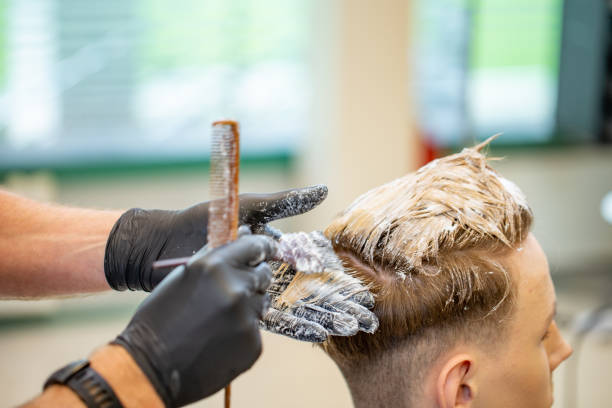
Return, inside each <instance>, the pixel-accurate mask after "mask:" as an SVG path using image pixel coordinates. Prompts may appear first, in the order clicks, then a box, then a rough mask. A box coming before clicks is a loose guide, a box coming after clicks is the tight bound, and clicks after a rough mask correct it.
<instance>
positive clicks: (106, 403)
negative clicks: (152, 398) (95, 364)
mask: <svg viewBox="0 0 612 408" xmlns="http://www.w3.org/2000/svg"><path fill="white" fill-rule="evenodd" d="M53 384H61V385H65V386H67V387H70V388H71V389H72V390H73V391H74V392H75V393H76V394H77V395H78V396H79V398H81V399H82V400H83V402H85V405H87V407H88V408H123V405H121V402H120V401H119V398H117V396H116V395H115V393H114V392H113V389H112V388H111V387H110V386H109V385H108V383H107V382H106V381H105V380H104V378H102V376H101V375H100V374H98V373H97V372H96V370H94V369H93V368H92V367H91V366H90V365H89V361H87V360H79V361H75V362H74V363H71V364H68V365H67V366H64V367H62V368H60V369H59V370H57V371H56V372H54V373H53V374H51V376H50V377H49V378H48V379H47V381H46V382H45V385H44V387H43V389H45V388H47V387H48V386H50V385H53Z"/></svg>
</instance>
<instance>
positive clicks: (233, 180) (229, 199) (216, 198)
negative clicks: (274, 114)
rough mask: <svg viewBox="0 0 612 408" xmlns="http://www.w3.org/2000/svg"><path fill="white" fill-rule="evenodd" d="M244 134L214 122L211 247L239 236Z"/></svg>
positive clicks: (229, 124) (227, 391) (227, 390)
mask: <svg viewBox="0 0 612 408" xmlns="http://www.w3.org/2000/svg"><path fill="white" fill-rule="evenodd" d="M239 166H240V135H239V133H238V122H235V121H233V120H221V121H217V122H214V123H213V124H212V134H211V150H210V196H211V202H210V205H209V207H208V236H207V242H208V246H209V248H216V247H218V246H221V245H223V244H226V243H228V242H230V241H233V240H235V239H236V237H237V235H238V210H239V208H238V204H239V203H238V172H239ZM230 398H231V384H228V385H227V387H225V408H229V407H230Z"/></svg>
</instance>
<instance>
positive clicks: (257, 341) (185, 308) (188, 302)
mask: <svg viewBox="0 0 612 408" xmlns="http://www.w3.org/2000/svg"><path fill="white" fill-rule="evenodd" d="M270 241H271V238H268V237H266V236H262V235H248V236H243V237H240V238H239V239H238V240H236V241H234V242H231V243H229V244H227V245H224V246H222V247H219V248H216V249H213V250H211V251H203V255H200V254H198V255H196V256H194V257H193V258H192V259H191V261H190V262H189V263H188V264H187V265H186V266H181V267H178V268H176V269H175V270H173V271H172V272H171V273H170V274H169V275H168V277H167V278H166V279H164V281H163V282H162V283H161V284H160V285H159V287H157V288H156V289H155V290H154V291H153V292H152V293H151V295H150V296H149V297H148V298H147V299H146V300H145V301H144V302H142V304H141V305H140V307H139V308H138V310H137V311H136V314H135V315H134V317H133V318H132V320H131V321H130V323H129V324H128V326H127V328H126V329H125V330H124V331H123V333H121V334H120V335H119V336H118V337H117V339H116V340H115V343H116V344H119V345H122V346H123V347H125V348H126V349H127V351H128V352H129V353H130V354H131V355H132V357H133V358H134V360H135V361H136V363H137V364H138V365H139V366H140V368H141V369H142V371H143V372H144V373H145V374H146V376H147V377H148V378H149V380H150V381H151V383H152V384H153V386H154V387H155V389H156V390H157V393H158V394H159V396H160V397H161V398H162V400H163V401H164V402H165V404H166V406H170V407H177V406H182V405H185V404H188V403H191V402H194V401H197V400H199V399H202V398H204V397H207V396H209V395H211V394H213V393H215V392H217V391H218V390H220V389H221V388H223V387H224V386H225V385H227V384H228V383H229V382H230V381H231V380H233V379H234V378H235V377H236V376H238V375H239V374H240V373H242V372H243V371H245V370H247V369H248V368H250V367H251V366H252V365H253V363H254V362H255V360H256V359H257V358H258V357H259V355H260V354H261V337H260V334H259V327H258V325H259V320H260V318H261V317H262V313H263V311H264V309H267V307H268V302H269V301H268V298H267V296H266V288H267V287H268V285H269V284H270V279H271V276H272V272H271V270H270V267H269V266H268V264H267V263H265V262H263V261H264V260H265V259H267V258H268V257H269V256H270V255H271V254H272V245H271V244H270Z"/></svg>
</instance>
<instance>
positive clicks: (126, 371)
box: [22, 345, 163, 408]
mask: <svg viewBox="0 0 612 408" xmlns="http://www.w3.org/2000/svg"><path fill="white" fill-rule="evenodd" d="M89 361H90V363H91V367H92V368H93V369H94V370H96V372H98V374H100V376H102V378H104V380H105V381H106V382H107V383H108V385H109V386H110V387H111V388H112V389H113V391H114V393H115V395H116V396H117V398H118V399H119V401H121V404H122V405H123V406H124V407H125V408H141V407H147V408H157V407H163V403H162V401H161V399H160V398H159V396H158V395H157V393H156V392H155V389H154V388H153V386H152V385H151V383H150V382H149V380H148V379H147V377H146V376H145V375H144V374H143V372H142V371H141V370H140V368H139V367H138V365H137V364H136V362H135V361H134V360H133V359H132V357H131V356H130V355H129V354H128V352H127V351H125V349H123V348H122V347H121V346H116V345H109V346H104V347H102V348H101V349H99V350H97V351H95V352H94V353H93V354H92V356H91V357H90V359H89ZM35 407H66V408H81V407H85V404H84V403H83V401H81V399H79V397H78V396H77V395H76V394H75V393H74V392H73V391H72V390H71V389H70V388H68V387H66V386H63V385H52V386H50V387H49V388H47V389H46V390H45V391H44V392H43V393H42V394H41V395H40V396H38V397H37V398H36V399H34V400H32V401H31V402H29V403H27V404H25V405H24V406H22V408H35Z"/></svg>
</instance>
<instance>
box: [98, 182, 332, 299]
mask: <svg viewBox="0 0 612 408" xmlns="http://www.w3.org/2000/svg"><path fill="white" fill-rule="evenodd" d="M326 196H327V187H325V186H321V185H319V186H313V187H306V188H302V189H295V190H287V191H282V192H279V193H273V194H241V195H240V197H239V198H240V221H239V224H240V225H244V224H248V225H250V226H251V229H252V231H253V232H255V233H259V232H262V231H263V230H264V226H265V224H267V223H269V222H271V221H274V220H278V219H281V218H286V217H291V216H294V215H298V214H302V213H305V212H307V211H310V210H311V209H313V208H314V207H316V206H317V205H318V204H319V203H320V202H321V201H323V200H324V199H325V197H326ZM208 204H209V203H208V202H205V203H201V204H197V205H194V206H193V207H189V208H187V209H184V210H179V211H166V210H143V209H140V208H133V209H131V210H129V211H127V212H125V213H124V214H123V215H122V216H121V217H120V218H119V220H117V222H116V223H115V226H114V227H113V229H112V230H111V233H110V235H109V237H108V241H107V243H106V254H105V256H104V273H105V275H106V280H107V281H108V283H109V285H110V286H111V287H112V288H113V289H116V290H125V289H130V290H145V291H151V290H153V288H154V287H155V286H156V285H157V284H158V283H159V282H161V280H162V279H163V278H164V277H165V276H166V275H167V274H168V273H169V272H170V271H171V270H172V269H171V268H159V269H155V270H153V269H152V267H151V266H152V264H153V262H155V261H157V260H160V259H168V258H179V257H186V256H191V255H193V254H195V253H196V252H197V251H198V250H199V249H200V248H202V247H203V246H204V245H205V244H206V232H207V231H206V227H207V225H208Z"/></svg>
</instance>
